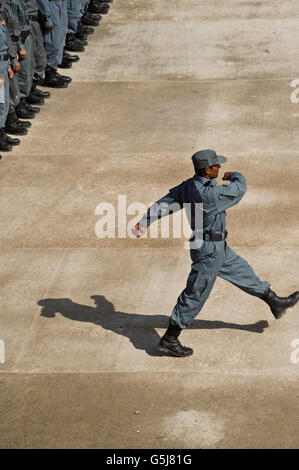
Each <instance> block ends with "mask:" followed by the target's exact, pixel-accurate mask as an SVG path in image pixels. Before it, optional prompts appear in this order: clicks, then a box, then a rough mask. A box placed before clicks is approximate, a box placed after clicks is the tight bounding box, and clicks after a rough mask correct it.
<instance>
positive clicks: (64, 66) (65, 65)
mask: <svg viewBox="0 0 299 470" xmlns="http://www.w3.org/2000/svg"><path fill="white" fill-rule="evenodd" d="M72 66H73V62H72V61H71V60H68V59H67V58H66V57H65V55H64V56H63V57H62V61H61V64H58V67H59V68H60V69H70V68H72Z"/></svg>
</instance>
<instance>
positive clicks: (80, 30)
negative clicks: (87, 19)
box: [77, 20, 94, 34]
mask: <svg viewBox="0 0 299 470" xmlns="http://www.w3.org/2000/svg"><path fill="white" fill-rule="evenodd" d="M77 33H84V34H93V33H94V29H93V28H90V27H88V26H84V25H83V24H82V23H81V20H80V21H78V26H77Z"/></svg>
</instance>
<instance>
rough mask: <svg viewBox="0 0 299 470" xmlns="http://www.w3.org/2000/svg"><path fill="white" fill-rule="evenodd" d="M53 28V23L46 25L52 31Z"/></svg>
mask: <svg viewBox="0 0 299 470" xmlns="http://www.w3.org/2000/svg"><path fill="white" fill-rule="evenodd" d="M53 28H54V25H53V23H51V24H49V26H46V30H47V31H52V29H53Z"/></svg>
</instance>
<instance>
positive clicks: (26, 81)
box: [18, 33, 34, 98]
mask: <svg viewBox="0 0 299 470" xmlns="http://www.w3.org/2000/svg"><path fill="white" fill-rule="evenodd" d="M24 48H25V49H26V52H27V56H26V59H24V60H22V61H21V62H20V65H21V70H20V71H19V72H18V80H19V88H20V96H21V98H26V97H27V96H28V95H29V93H30V91H31V87H32V79H33V71H34V61H33V49H32V35H31V33H30V34H29V36H27V38H26V39H25V42H24Z"/></svg>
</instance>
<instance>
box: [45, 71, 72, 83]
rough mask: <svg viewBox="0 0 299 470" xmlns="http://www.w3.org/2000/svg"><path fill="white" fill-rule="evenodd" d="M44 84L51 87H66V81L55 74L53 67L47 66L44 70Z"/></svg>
mask: <svg viewBox="0 0 299 470" xmlns="http://www.w3.org/2000/svg"><path fill="white" fill-rule="evenodd" d="M45 85H46V86H49V87H51V88H66V87H67V86H68V83H67V82H66V81H65V80H62V79H61V78H59V77H58V76H57V74H56V70H55V69H52V68H50V67H47V68H46V72H45Z"/></svg>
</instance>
